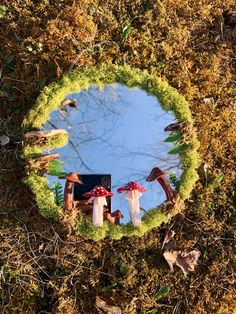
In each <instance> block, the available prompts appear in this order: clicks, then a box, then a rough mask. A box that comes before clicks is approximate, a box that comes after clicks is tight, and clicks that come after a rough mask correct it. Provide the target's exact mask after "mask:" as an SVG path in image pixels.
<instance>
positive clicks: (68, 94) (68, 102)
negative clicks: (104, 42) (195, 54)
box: [23, 65, 199, 240]
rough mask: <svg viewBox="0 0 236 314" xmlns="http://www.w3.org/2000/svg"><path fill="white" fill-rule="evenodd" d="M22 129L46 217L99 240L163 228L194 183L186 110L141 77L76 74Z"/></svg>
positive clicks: (172, 93) (114, 69) (50, 91)
mask: <svg viewBox="0 0 236 314" xmlns="http://www.w3.org/2000/svg"><path fill="white" fill-rule="evenodd" d="M24 128H25V132H26V134H25V141H24V149H23V157H24V158H25V159H26V160H27V171H28V176H27V178H26V180H25V182H26V183H27V184H28V185H29V186H30V187H31V189H32V190H33V192H34V194H35V197H36V201H37V203H38V206H39V210H40V213H41V214H42V215H43V216H45V217H50V218H55V219H60V220H61V221H62V222H63V223H64V224H67V225H68V226H69V228H70V231H71V232H72V230H73V231H74V232H75V233H76V234H78V235H83V236H86V237H89V238H91V239H94V240H100V239H103V238H104V237H107V236H109V237H111V238H113V239H119V238H121V237H122V236H132V235H137V236H141V235H143V234H144V233H145V232H147V231H148V230H150V229H152V228H154V227H157V226H159V225H160V224H161V223H162V222H164V221H167V220H168V219H170V218H171V217H172V216H174V215H175V214H176V213H178V212H180V211H181V209H182V208H183V206H184V200H185V199H186V198H188V197H189V195H190V193H191V191H192V189H193V186H194V184H195V182H196V180H197V179H198V175H197V172H196V169H197V167H198V164H199V158H198V154H197V149H198V147H199V142H198V141H197V139H196V133H195V130H194V128H193V122H192V117H191V112H190V110H189V107H188V103H187V102H186V100H185V99H184V98H183V97H182V96H181V95H179V94H178V92H177V91H176V90H175V89H173V88H172V87H170V86H169V85H168V84H167V83H166V82H165V81H163V80H161V79H160V78H158V77H155V76H152V75H150V74H148V73H147V72H145V71H141V70H138V69H131V68H130V67H122V66H113V65H103V66H100V67H91V68H85V69H78V70H75V71H73V72H71V73H69V74H67V75H65V76H64V77H63V79H62V80H61V81H60V82H58V83H53V84H51V85H50V86H49V87H45V88H44V90H43V91H42V93H41V95H40V96H39V98H38V100H37V102H36V104H35V106H34V107H33V109H32V110H31V111H30V112H29V114H28V116H27V117H26V119H25V121H24ZM61 147H62V148H61ZM58 157H59V158H58ZM63 179H64V181H63Z"/></svg>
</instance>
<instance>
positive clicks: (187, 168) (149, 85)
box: [23, 65, 199, 240]
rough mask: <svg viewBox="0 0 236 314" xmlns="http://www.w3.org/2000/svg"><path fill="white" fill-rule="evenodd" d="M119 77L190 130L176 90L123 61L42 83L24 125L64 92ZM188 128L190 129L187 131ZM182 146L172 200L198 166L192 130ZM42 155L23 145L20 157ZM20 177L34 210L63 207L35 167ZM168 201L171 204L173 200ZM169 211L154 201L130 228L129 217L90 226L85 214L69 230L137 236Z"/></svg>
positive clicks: (36, 120) (36, 122) (55, 104)
mask: <svg viewBox="0 0 236 314" xmlns="http://www.w3.org/2000/svg"><path fill="white" fill-rule="evenodd" d="M113 83H119V84H122V85H124V86H126V87H128V88H139V89H142V90H143V91H145V92H147V93H148V94H149V95H152V96H155V97H156V98H157V99H158V101H159V102H160V104H161V106H162V108H163V109H164V110H165V111H172V112H173V113H174V116H175V118H176V119H177V120H178V121H180V122H182V121H185V122H187V124H188V126H189V130H190V133H191V130H193V119H192V115H191V111H190V109H189V105H188V102H187V101H186V100H185V99H184V97H183V96H181V95H180V94H179V93H178V91H177V90H176V89H174V88H172V87H171V86H170V85H169V84H168V83H167V82H166V81H164V80H163V79H161V78H159V77H156V76H153V75H150V74H149V73H148V72H147V71H142V70H140V69H135V68H131V67H129V66H115V65H102V66H93V67H85V68H79V69H75V70H74V71H71V72H69V73H68V74H66V75H64V77H63V78H62V79H61V80H60V81H59V82H54V83H52V84H51V85H49V86H47V87H44V89H43V90H42V92H41V94H40V95H39V97H38V99H37V101H36V103H35V105H34V106H33V108H32V109H31V110H30V112H29V114H28V116H27V117H26V118H25V120H24V122H23V128H24V131H25V132H26V131H29V130H35V129H41V128H42V126H43V124H44V123H46V121H47V120H49V118H50V113H51V112H52V111H53V110H56V109H58V108H59V107H60V106H61V101H62V100H63V99H64V98H65V96H66V95H68V94H71V93H75V92H76V93H79V92H80V91H81V90H82V89H85V90H87V89H88V88H89V87H90V86H91V85H96V86H98V87H99V88H101V89H102V87H103V86H104V85H106V84H113ZM192 133H194V132H192ZM67 141H68V138H67V136H65V135H64V136H61V137H57V138H54V139H53V140H52V139H51V140H50V142H47V143H46V144H45V146H44V148H48V149H50V148H55V147H60V146H63V145H65V144H66V143H67ZM187 142H188V147H187V149H186V150H184V151H183V152H182V153H180V158H181V162H182V166H183V173H182V175H181V177H180V187H179V192H178V195H177V198H176V199H178V200H182V201H184V200H185V199H187V198H188V197H189V196H190V194H191V191H192V189H193V187H194V185H195V182H196V181H197V180H198V174H197V168H198V166H199V155H198V153H197V149H198V148H199V141H198V140H197V139H196V137H194V136H192V137H191V136H190V138H189V139H188V141H187ZM40 155H42V148H41V147H38V146H36V145H34V146H31V145H25V147H24V149H23V156H24V158H25V159H26V160H29V159H31V158H34V157H36V156H40ZM25 182H26V183H27V184H28V185H29V186H30V188H31V189H32V191H33V192H34V194H35V198H36V201H37V204H38V207H39V210H40V213H41V214H42V215H43V216H44V217H47V218H54V219H59V217H60V214H61V213H63V208H61V207H60V206H57V205H56V203H55V201H54V197H53V193H52V191H51V190H50V188H49V186H48V182H47V179H46V178H45V177H44V176H41V175H39V174H38V173H37V172H35V171H29V173H28V176H27V178H26V179H25ZM173 207H174V205H173ZM177 212H178V210H177V211H176V210H174V211H172V213H173V214H166V213H165V212H164V211H163V210H162V209H161V208H160V207H159V208H154V209H151V210H149V211H148V212H147V213H146V214H145V216H144V217H143V218H142V224H141V226H140V227H138V228H135V227H134V226H133V225H132V224H131V223H128V224H126V225H111V224H108V223H107V222H104V225H103V227H95V226H94V225H93V224H92V221H91V219H89V218H87V217H85V216H82V217H81V218H80V219H79V220H78V222H77V224H76V226H75V228H74V231H75V233H76V234H78V235H81V236H85V237H87V238H90V239H93V240H100V239H103V238H105V237H110V238H112V239H120V238H122V237H123V236H133V235H135V236H142V235H143V234H144V233H146V232H147V231H148V230H150V229H152V228H154V227H158V226H160V224H161V223H162V222H166V221H168V219H170V218H171V216H173V215H174V214H176V213H177Z"/></svg>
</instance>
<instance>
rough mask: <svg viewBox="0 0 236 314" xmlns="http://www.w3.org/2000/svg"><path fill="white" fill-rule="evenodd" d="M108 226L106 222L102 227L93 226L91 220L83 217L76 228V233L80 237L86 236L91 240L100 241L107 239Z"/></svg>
mask: <svg viewBox="0 0 236 314" xmlns="http://www.w3.org/2000/svg"><path fill="white" fill-rule="evenodd" d="M107 230H108V224H107V223H106V222H104V224H103V226H102V227H96V226H94V225H93V223H92V221H91V219H90V218H88V217H85V216H82V217H81V218H80V220H79V221H78V223H77V224H76V227H75V232H76V234H78V235H81V236H85V237H87V238H89V239H93V240H95V241H99V240H101V239H104V238H105V237H106V233H107Z"/></svg>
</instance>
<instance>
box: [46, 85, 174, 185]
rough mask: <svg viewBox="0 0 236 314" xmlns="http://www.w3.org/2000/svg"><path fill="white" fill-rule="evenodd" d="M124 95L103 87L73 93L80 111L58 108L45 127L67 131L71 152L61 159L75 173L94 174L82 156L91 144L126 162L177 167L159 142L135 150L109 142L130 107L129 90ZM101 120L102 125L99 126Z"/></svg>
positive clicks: (138, 173)
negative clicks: (64, 160)
mask: <svg viewBox="0 0 236 314" xmlns="http://www.w3.org/2000/svg"><path fill="white" fill-rule="evenodd" d="M126 93H127V94H126V95H125V96H124V94H123V91H120V90H119V89H117V88H115V87H113V86H109V87H107V86H105V89H104V91H103V92H101V93H99V92H98V90H97V89H96V88H90V89H89V90H88V91H81V92H80V93H79V94H76V98H77V100H78V104H79V107H80V108H70V107H65V108H61V110H59V111H57V112H56V113H55V114H54V116H53V118H52V120H51V121H49V122H48V123H47V125H46V128H51V127H53V128H55V129H57V128H65V129H67V131H68V133H69V135H70V139H69V145H70V147H71V150H72V152H71V153H70V154H69V155H68V153H67V155H64V156H63V155H62V156H61V157H62V160H63V159H65V158H66V160H67V163H68V164H69V165H70V166H71V165H73V168H76V169H75V171H76V170H77V169H79V171H80V169H83V168H84V169H85V170H87V171H89V172H90V173H91V172H95V171H96V169H93V166H92V161H91V160H90V156H88V157H89V160H86V158H84V156H82V153H81V150H82V148H83V147H88V146H89V145H94V144H100V145H103V147H106V148H108V149H109V151H110V154H111V155H113V156H116V157H118V158H125V159H127V158H129V160H132V158H133V159H134V160H135V159H137V158H143V157H146V160H147V163H148V164H150V165H153V166H156V165H158V166H159V167H161V168H164V169H165V170H166V171H168V170H171V169H174V168H176V167H178V163H179V160H178V159H173V158H169V157H168V156H167V155H166V151H167V148H166V149H164V153H163V148H164V145H165V144H164V143H162V144H161V145H160V141H159V142H157V143H156V144H157V145H155V147H143V148H142V147H141V148H139V147H138V149H136V150H131V149H129V148H128V147H126V146H125V145H124V144H122V141H121V142H120V143H114V142H113V141H112V134H113V132H114V130H115V128H117V127H119V126H120V124H121V121H119V119H120V120H122V115H123V114H125V112H126V109H127V108H129V106H130V105H131V104H130V103H129V101H128V97H127V95H128V93H130V91H129V90H128V92H126ZM68 97H69V98H75V94H73V95H68ZM88 112H92V113H93V115H92V116H91V115H89V114H88ZM164 115H165V113H164V114H160V115H158V116H156V117H155V119H162V118H163V117H164ZM78 117H79V119H78ZM94 117H95V118H94ZM100 121H105V122H104V123H100ZM80 148H81V149H80ZM78 161H79V163H78ZM65 166H66V165H65ZM150 167H151V166H150ZM127 169H129V171H130V176H133V177H138V178H140V180H141V179H142V178H144V177H146V175H147V173H144V172H142V169H140V170H139V169H137V171H136V170H135V169H132V168H131V167H130V168H127ZM68 170H69V169H68ZM148 170H150V169H148ZM148 170H147V171H148ZM126 177H127V176H126ZM124 179H125V178H124Z"/></svg>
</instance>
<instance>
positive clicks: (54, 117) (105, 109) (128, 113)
mask: <svg viewBox="0 0 236 314" xmlns="http://www.w3.org/2000/svg"><path fill="white" fill-rule="evenodd" d="M66 98H74V99H76V101H77V103H78V108H71V107H66V108H61V110H57V111H54V112H52V114H51V119H50V121H49V122H48V123H46V124H45V127H44V128H45V129H53V128H55V127H56V128H63V129H66V130H67V131H68V133H69V134H70V143H69V144H68V145H67V146H65V147H62V148H60V149H55V150H53V151H52V152H58V153H59V154H60V160H62V161H63V162H64V165H63V168H64V169H65V171H66V172H77V173H79V174H89V173H90V174H92V173H94V174H96V173H97V174H102V173H110V174H111V175H112V191H113V192H115V196H114V197H113V198H112V210H113V211H114V210H116V209H120V210H121V212H122V213H123V214H124V216H125V218H124V219H123V221H122V222H123V223H126V222H128V221H129V214H128V204H127V201H126V200H125V199H124V194H121V195H117V193H116V189H117V188H118V187H120V186H122V185H125V184H126V183H128V182H129V181H137V182H138V183H140V184H141V185H143V186H144V187H145V188H147V190H148V192H145V193H143V195H142V197H141V199H140V204H141V207H143V208H144V209H145V210H147V209H149V208H153V207H155V206H156V205H158V204H161V203H162V202H163V201H164V200H165V193H164V191H163V190H162V188H161V186H160V185H159V183H157V182H153V183H148V182H146V181H145V179H146V177H147V176H148V174H149V173H150V171H151V169H152V168H153V167H160V168H161V169H162V170H164V171H167V172H172V173H175V174H176V175H177V177H179V175H180V173H181V170H180V168H179V165H178V163H179V159H178V158H177V157H176V156H172V155H169V154H167V152H168V150H169V149H170V147H171V146H173V143H164V142H163V140H164V139H165V138H166V137H167V136H168V133H166V132H164V128H165V127H166V126H167V125H168V124H170V123H174V122H175V121H174V119H173V117H172V113H170V112H169V113H166V112H165V111H163V110H162V109H161V107H160V105H159V103H158V101H157V99H156V98H155V97H153V96H148V95H147V93H145V92H144V91H142V90H138V89H137V90H135V89H128V88H127V87H123V86H121V85H118V84H113V85H106V86H105V88H104V90H103V91H99V90H98V89H97V88H96V87H90V88H89V90H88V91H82V92H80V93H78V94H76V93H75V94H71V95H68V96H67V97H66ZM73 146H74V147H73ZM48 179H49V182H50V185H52V183H53V182H55V181H58V180H59V179H57V178H56V177H50V176H48ZM60 182H63V181H61V180H60Z"/></svg>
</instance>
